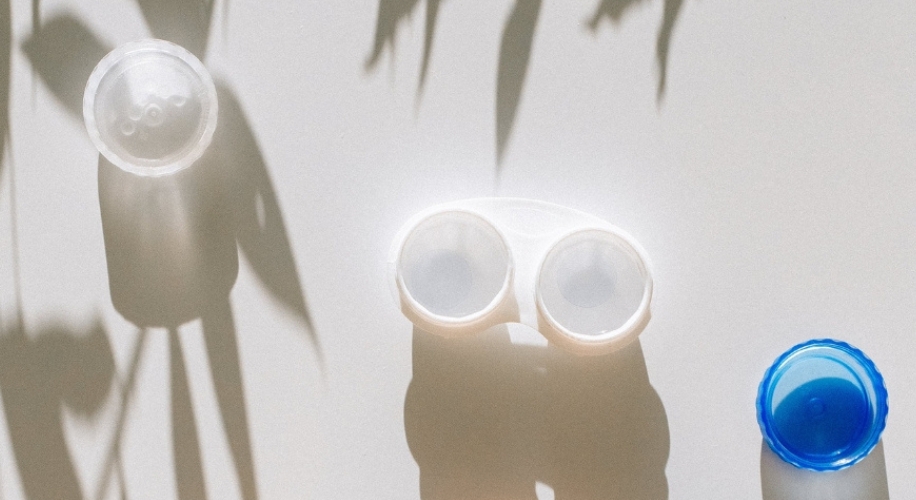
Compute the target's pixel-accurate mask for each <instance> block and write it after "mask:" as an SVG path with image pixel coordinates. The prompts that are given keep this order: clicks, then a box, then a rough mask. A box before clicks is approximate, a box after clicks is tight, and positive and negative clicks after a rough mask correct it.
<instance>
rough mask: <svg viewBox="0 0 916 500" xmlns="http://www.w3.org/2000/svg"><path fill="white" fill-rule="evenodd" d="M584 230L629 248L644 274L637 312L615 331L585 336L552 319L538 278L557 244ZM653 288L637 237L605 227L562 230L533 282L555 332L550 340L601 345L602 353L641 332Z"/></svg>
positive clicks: (541, 309) (543, 312) (542, 312)
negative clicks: (635, 238) (606, 236)
mask: <svg viewBox="0 0 916 500" xmlns="http://www.w3.org/2000/svg"><path fill="white" fill-rule="evenodd" d="M587 232H598V233H603V234H606V235H608V236H610V237H611V238H613V239H616V240H617V241H618V242H619V243H622V247H623V248H624V250H628V251H629V252H631V253H632V255H633V256H634V257H635V259H634V260H635V262H636V264H637V267H638V268H639V272H640V274H641V275H642V277H643V294H642V298H641V299H640V302H639V307H637V308H636V311H634V312H633V314H632V315H631V316H630V318H629V319H627V321H626V322H624V324H623V325H621V326H620V327H618V328H617V329H615V330H612V331H609V332H606V333H603V334H600V335H587V334H582V333H578V332H574V331H572V330H570V329H568V328H566V327H565V326H563V325H561V324H560V323H559V322H557V321H556V319H554V317H553V315H552V314H550V311H548V310H547V306H546V304H544V298H543V297H542V296H541V278H542V276H543V272H544V264H545V263H546V262H547V259H548V258H549V257H550V254H551V253H553V252H554V251H555V250H556V249H557V247H559V246H560V244H562V243H563V242H564V241H566V240H567V239H569V238H572V237H574V236H577V235H579V234H581V233H587ZM652 288H653V283H652V274H651V272H650V271H649V265H648V262H647V258H646V256H645V253H644V252H643V251H642V250H641V248H640V246H639V243H637V242H636V240H634V239H633V238H632V237H631V236H629V235H628V234H626V233H624V232H622V231H619V230H612V229H609V228H605V227H585V228H578V229H574V230H572V231H568V232H566V233H564V234H563V235H562V236H560V237H559V238H557V239H556V241H554V243H553V244H552V245H551V246H550V248H549V249H548V250H547V252H546V253H545V254H544V257H543V258H542V259H541V263H540V264H539V265H538V270H537V278H536V279H535V283H534V294H535V302H536V303H537V308H538V312H539V313H540V315H541V317H543V318H544V320H545V321H547V323H548V324H549V325H550V326H551V327H552V329H553V330H554V331H553V332H550V333H554V334H555V335H549V334H548V336H549V337H550V338H551V340H554V341H557V342H560V343H563V344H567V345H569V344H572V345H574V346H577V347H583V348H585V349H587V350H592V349H599V348H603V349H600V351H601V352H605V351H607V350H608V348H609V347H612V349H610V350H614V349H616V348H619V347H623V346H624V345H626V344H628V343H629V342H630V341H632V340H633V338H635V337H636V336H637V335H639V333H641V332H642V329H643V327H644V326H645V323H646V320H647V319H648V318H649V306H650V304H651V302H652ZM542 333H543V332H542Z"/></svg>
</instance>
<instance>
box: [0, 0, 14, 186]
mask: <svg viewBox="0 0 916 500" xmlns="http://www.w3.org/2000/svg"><path fill="white" fill-rule="evenodd" d="M11 14H12V13H11V10H10V0H0V180H2V179H3V168H4V166H5V162H4V161H3V160H4V153H5V152H6V147H7V140H8V138H9V134H10V59H11V56H12V43H13V26H12V17H11Z"/></svg>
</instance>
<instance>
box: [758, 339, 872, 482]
mask: <svg viewBox="0 0 916 500" xmlns="http://www.w3.org/2000/svg"><path fill="white" fill-rule="evenodd" d="M887 412H888V406H887V389H886V388H885V385H884V378H883V377H882V376H881V373H880V372H879V371H878V369H877V367H876V366H875V364H874V363H873V362H872V360H871V359H869V358H868V356H866V355H865V354H864V353H863V352H862V351H860V350H859V349H857V348H855V347H853V346H851V345H849V344H847V343H845V342H840V341H837V340H830V339H818V340H810V341H808V342H804V343H802V344H799V345H796V346H795V347H792V348H791V349H789V350H788V351H786V352H785V353H783V354H782V355H781V356H779V357H778V358H777V359H776V361H775V362H774V363H773V365H772V366H771V367H770V368H769V369H768V370H767V371H766V374H765V375H764V377H763V381H762V382H761V383H760V388H759V390H758V394H757V421H758V423H759V424H760V430H761V432H762V433H763V438H764V440H765V441H766V443H767V445H769V447H770V448H771V449H772V450H773V452H774V453H775V454H776V455H777V456H779V457H780V458H781V459H783V460H785V461H786V462H788V463H790V464H792V465H794V466H796V467H800V468H804V469H810V470H814V471H830V470H839V469H843V468H846V467H849V466H852V465H853V464H855V463H857V462H859V461H860V460H862V459H863V458H865V457H866V456H867V455H868V454H869V452H871V450H872V449H873V448H874V447H875V445H877V444H878V440H879V439H880V438H881V433H882V431H883V430H884V427H885V424H886V422H887Z"/></svg>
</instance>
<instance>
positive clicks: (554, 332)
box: [389, 198, 652, 355]
mask: <svg viewBox="0 0 916 500" xmlns="http://www.w3.org/2000/svg"><path fill="white" fill-rule="evenodd" d="M646 260H647V259H646V257H645V252H644V251H643V250H642V249H641V248H640V246H639V244H638V243H636V241H635V240H634V239H633V238H632V237H630V236H629V235H627V234H626V233H624V232H623V231H621V230H620V229H618V228H616V227H614V226H612V225H610V224H608V223H607V222H605V221H603V220H601V219H598V218H596V217H593V216H590V215H588V214H584V213H582V212H579V211H576V210H572V209H568V208H565V207H561V206H558V205H553V204H549V203H544V202H538V201H533V200H521V199H499V198H488V199H477V200H464V201H460V202H455V203H450V204H447V205H441V206H437V207H433V208H431V209H429V210H426V211H424V212H422V213H420V214H417V215H416V216H415V217H414V218H413V219H411V220H410V221H409V222H408V223H407V224H405V226H404V227H403V228H402V229H401V231H400V233H399V235H398V236H397V237H396V238H395V241H394V244H393V246H392V250H391V254H390V257H389V268H390V271H391V273H392V278H393V279H392V280H391V282H392V283H393V284H394V292H395V295H396V297H397V298H398V300H399V302H400V305H401V310H402V311H403V312H404V314H405V315H406V316H407V317H408V318H409V319H410V320H411V321H412V322H413V323H414V324H415V325H417V326H419V327H420V328H422V329H423V330H426V331H429V332H431V333H435V334H439V335H443V336H463V335H472V334H474V333H477V332H479V331H482V330H484V329H486V328H489V327H491V326H494V325H496V324H501V323H508V322H518V323H523V324H527V325H529V326H531V327H533V328H536V329H537V330H538V331H539V332H540V333H541V334H542V335H543V336H544V337H546V338H547V339H548V340H549V341H550V342H552V343H554V344H557V345H559V346H561V347H563V348H565V349H567V350H569V351H572V352H575V353H577V354H587V355H591V354H603V353H606V352H610V351H614V350H616V349H618V348H620V347H623V346H624V345H626V344H627V343H629V342H630V341H632V340H633V339H634V338H636V336H637V335H639V333H640V332H641V331H642V329H643V327H644V326H645V324H646V323H647V321H648V319H649V302H650V301H651V297H652V279H651V275H650V273H649V268H648V265H647V263H646Z"/></svg>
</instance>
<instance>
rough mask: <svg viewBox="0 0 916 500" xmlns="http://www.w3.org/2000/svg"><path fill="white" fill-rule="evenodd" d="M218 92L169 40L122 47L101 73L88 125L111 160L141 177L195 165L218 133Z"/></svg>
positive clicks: (91, 85)
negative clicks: (214, 133)
mask: <svg viewBox="0 0 916 500" xmlns="http://www.w3.org/2000/svg"><path fill="white" fill-rule="evenodd" d="M216 116H217V98H216V87H215V86H214V84H213V80H212V79H211V78H210V74H209V73H208V72H207V70H206V69H205V68H204V66H203V64H202V63H201V62H200V61H199V60H198V59H197V58H196V57H194V55H193V54H191V53H190V52H188V51H187V50H185V49H183V48H181V47H179V46H178V45H175V44H173V43H171V42H166V41H164V40H142V41H137V42H131V43H127V44H124V45H122V46H120V47H118V48H117V49H115V50H114V51H112V52H111V53H109V54H108V55H106V56H105V57H104V58H103V59H102V60H101V61H100V62H99V64H98V65H97V66H96V67H95V69H94V70H93V72H92V74H91V75H90V77H89V81H88V82H87V84H86V92H85V94H84V96H83V118H84V120H85V122H86V129H87V130H88V132H89V136H90V138H91V139H92V142H93V143H94V144H95V146H96V147H97V148H98V150H99V152H101V153H102V154H103V155H104V156H105V158H107V159H108V160H109V161H110V162H112V163H113V164H115V165H117V166H118V167H120V168H121V169H123V170H126V171H128V172H132V173H135V174H138V175H148V176H158V175H166V174H170V173H173V172H176V171H178V170H181V169H183V168H185V167H188V166H190V165H191V164H192V163H194V162H195V161H196V160H197V159H198V158H200V156H201V155H202V154H203V152H204V151H205V150H206V149H207V146H209V144H210V140H211V139H212V137H213V132H214V130H215V129H216Z"/></svg>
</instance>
